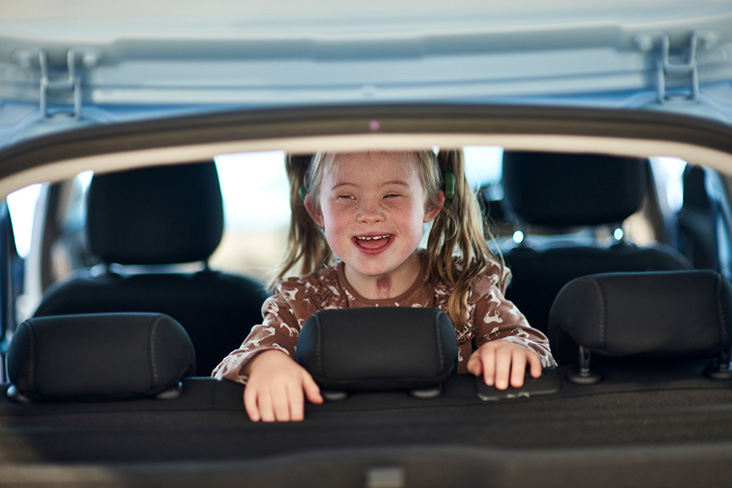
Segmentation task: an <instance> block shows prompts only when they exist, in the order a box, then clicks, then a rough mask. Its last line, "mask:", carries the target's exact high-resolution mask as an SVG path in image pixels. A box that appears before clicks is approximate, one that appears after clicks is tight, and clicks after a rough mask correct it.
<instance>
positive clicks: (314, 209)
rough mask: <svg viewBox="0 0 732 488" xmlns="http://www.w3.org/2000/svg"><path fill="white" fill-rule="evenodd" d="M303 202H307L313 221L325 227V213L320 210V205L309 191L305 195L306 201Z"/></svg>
mask: <svg viewBox="0 0 732 488" xmlns="http://www.w3.org/2000/svg"><path fill="white" fill-rule="evenodd" d="M303 203H304V204H305V210H307V211H308V214H309V215H310V218H311V219H313V222H315V225H317V226H318V227H324V225H323V213H322V212H321V211H320V205H316V204H315V202H314V201H313V199H312V198H311V197H310V194H309V193H308V194H307V195H305V201H304V202H303Z"/></svg>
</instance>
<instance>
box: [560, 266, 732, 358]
mask: <svg viewBox="0 0 732 488" xmlns="http://www.w3.org/2000/svg"><path fill="white" fill-rule="evenodd" d="M731 319H732V286H730V283H729V281H728V280H727V279H725V278H724V277H722V276H721V275H720V274H719V273H716V272H713V271H667V272H655V273H608V274H598V275H590V276H584V277H581V278H577V279H575V280H572V281H571V282H569V283H568V284H567V285H566V286H565V287H564V288H562V290H561V291H560V293H559V295H558V296H557V299H556V301H555V302H554V306H553V307H552V309H551V313H550V317H549V335H550V337H552V339H553V343H554V344H557V345H558V346H559V348H561V349H565V347H563V343H568V341H571V343H568V345H570V346H571V345H573V344H577V345H581V346H584V347H586V348H588V349H589V350H591V351H592V352H596V353H600V354H603V355H606V356H622V357H685V356H698V355H716V354H719V353H720V352H724V351H728V350H729V348H730V346H731V345H732V321H731Z"/></svg>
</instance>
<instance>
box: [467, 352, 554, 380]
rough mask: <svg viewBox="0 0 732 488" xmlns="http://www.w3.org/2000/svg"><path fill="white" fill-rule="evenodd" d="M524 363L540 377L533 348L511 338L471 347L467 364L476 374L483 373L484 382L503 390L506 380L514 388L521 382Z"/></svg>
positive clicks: (539, 362) (538, 360)
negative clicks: (530, 348) (473, 349)
mask: <svg viewBox="0 0 732 488" xmlns="http://www.w3.org/2000/svg"><path fill="white" fill-rule="evenodd" d="M527 364H528V366H529V372H530V374H531V376H532V377H533V378H539V377H540V376H541V372H542V365H541V359H540V358H539V356H538V355H537V354H536V353H535V352H533V351H531V350H529V349H527V348H525V347H523V346H521V345H518V344H515V343H513V342H510V341H505V340H495V341H490V342H486V343H485V344H483V345H482V346H480V347H479V348H478V350H476V351H474V352H473V353H472V354H471V355H470V358H469V359H468V364H467V367H468V371H469V372H470V373H472V374H474V375H475V376H481V375H482V376H483V380H484V381H485V384H486V385H488V386H493V385H495V386H496V388H498V389H499V390H505V389H506V388H508V385H509V384H510V385H511V386H513V387H514V388H520V387H522V386H523V384H524V374H525V373H526V365H527Z"/></svg>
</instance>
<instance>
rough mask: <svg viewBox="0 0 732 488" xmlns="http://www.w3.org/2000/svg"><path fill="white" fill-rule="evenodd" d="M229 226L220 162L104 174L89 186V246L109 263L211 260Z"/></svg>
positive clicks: (165, 262)
mask: <svg viewBox="0 0 732 488" xmlns="http://www.w3.org/2000/svg"><path fill="white" fill-rule="evenodd" d="M223 229H224V210H223V206H222V201H221V188H220V186H219V179H218V174H217V172H216V165H215V164H214V163H199V164H186V165H178V166H159V167H153V168H144V169H139V170H133V171H123V172H118V173H111V174H101V175H97V176H95V177H94V179H93V181H92V183H91V185H90V187H89V193H88V205H87V237H88V239H89V247H90V248H91V249H92V250H93V251H94V253H95V254H97V255H98V256H99V257H100V258H102V259H103V260H104V261H105V262H108V263H119V264H168V263H189V262H194V261H205V260H207V259H208V258H209V256H210V255H211V254H213V252H214V251H215V250H216V248H217V247H218V245H219V242H220V241H221V235H222V233H223Z"/></svg>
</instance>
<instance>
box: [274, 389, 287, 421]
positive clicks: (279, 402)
mask: <svg viewBox="0 0 732 488" xmlns="http://www.w3.org/2000/svg"><path fill="white" fill-rule="evenodd" d="M278 386H279V388H278V389H277V390H275V391H274V392H272V408H273V410H274V417H275V420H277V421H278V422H288V421H289V420H290V399H289V398H288V391H287V387H286V386H284V385H278Z"/></svg>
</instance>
